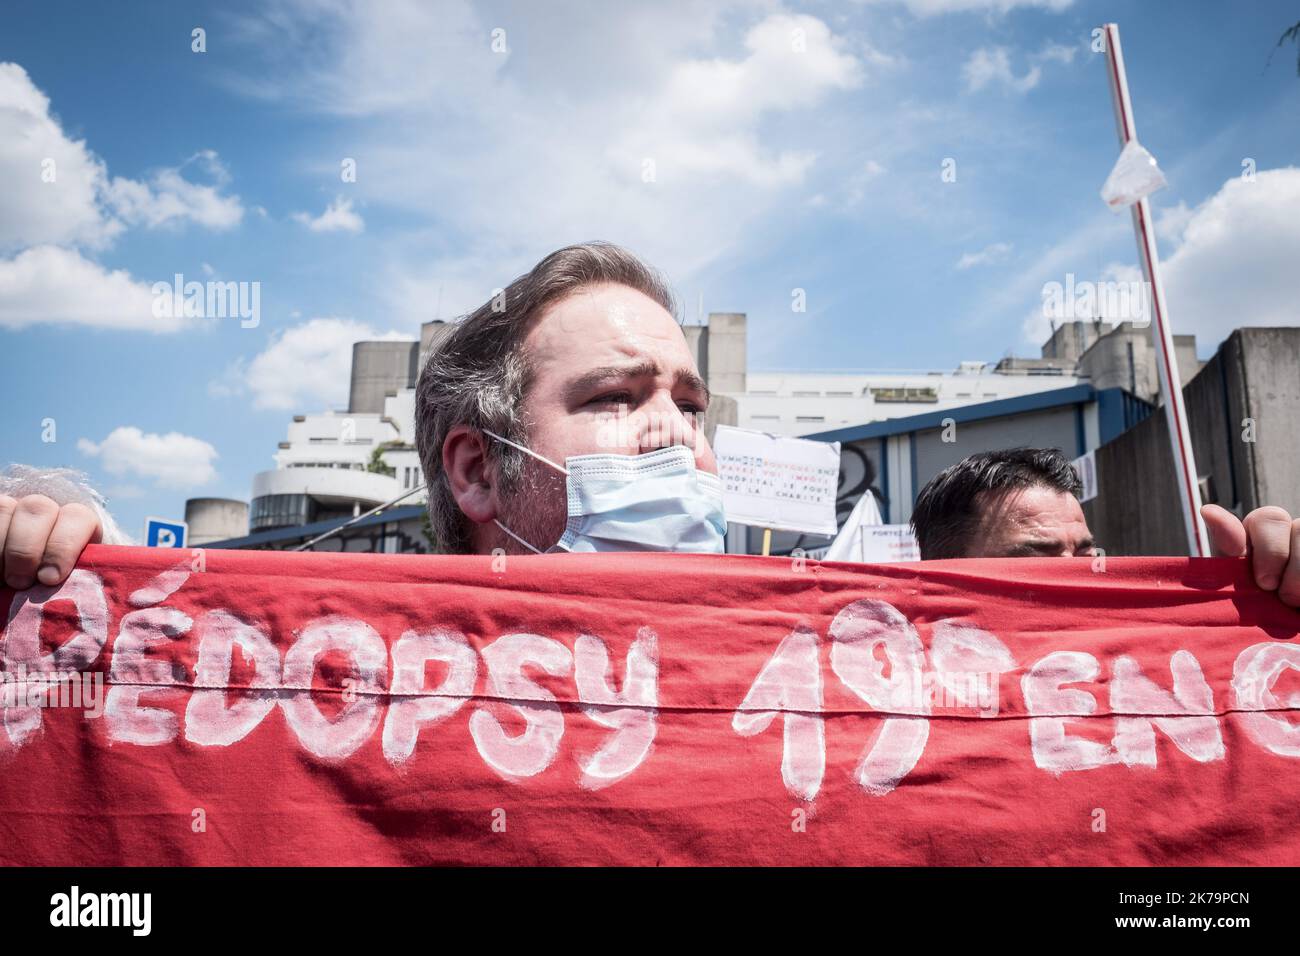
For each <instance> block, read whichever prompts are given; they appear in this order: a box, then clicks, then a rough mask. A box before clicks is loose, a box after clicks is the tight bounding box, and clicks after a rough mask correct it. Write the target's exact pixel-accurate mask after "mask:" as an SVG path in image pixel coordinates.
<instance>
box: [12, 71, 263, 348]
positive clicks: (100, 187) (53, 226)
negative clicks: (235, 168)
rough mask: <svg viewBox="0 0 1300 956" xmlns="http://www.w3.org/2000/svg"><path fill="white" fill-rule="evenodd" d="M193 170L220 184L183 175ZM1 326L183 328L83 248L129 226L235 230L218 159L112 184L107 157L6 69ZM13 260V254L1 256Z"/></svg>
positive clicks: (232, 202) (234, 209) (233, 206)
mask: <svg viewBox="0 0 1300 956" xmlns="http://www.w3.org/2000/svg"><path fill="white" fill-rule="evenodd" d="M190 166H194V167H196V168H198V169H200V170H201V171H203V172H205V173H206V175H207V176H208V177H209V178H210V179H211V180H212V183H211V184H210V185H203V184H199V183H195V182H191V181H190V180H189V179H186V178H185V176H183V175H182V170H184V169H186V167H190ZM0 182H3V183H5V184H6V188H3V189H0V327H3V328H23V327H25V326H28V325H34V324H38V323H76V324H81V325H92V326H99V327H101V328H116V329H146V330H149V331H155V332H163V331H174V330H175V329H177V328H180V327H181V325H182V324H183V323H182V322H180V321H178V320H174V319H158V318H155V317H154V316H153V314H152V296H151V294H150V292H149V286H148V285H146V284H144V283H142V282H139V281H137V280H136V279H133V278H132V277H131V276H130V274H129V273H127V272H126V271H124V270H120V269H119V270H111V269H106V268H105V267H103V266H101V265H99V264H98V263H96V262H94V261H92V260H91V259H88V258H86V256H85V255H84V254H83V252H82V251H80V250H98V249H102V248H104V247H106V246H107V245H109V244H110V243H111V242H112V241H113V239H114V238H115V237H117V236H118V235H120V234H121V233H122V232H123V230H125V229H126V228H128V227H130V226H141V227H144V228H148V229H155V228H160V227H169V226H176V225H179V224H181V223H184V222H193V223H197V224H198V225H201V226H204V227H206V228H209V229H230V228H232V227H234V226H235V225H238V223H239V221H240V219H241V218H242V217H243V208H242V206H241V204H240V201H239V197H237V196H228V195H223V194H222V192H221V190H222V189H223V188H224V187H225V186H226V185H227V184H228V183H229V174H228V173H227V172H226V169H225V167H224V166H222V164H221V161H220V160H219V159H218V157H217V155H216V153H214V152H212V151H211V150H204V151H202V152H200V153H197V154H195V155H194V156H191V157H190V158H189V159H188V160H186V161H185V162H184V163H182V164H181V165H180V166H177V167H168V168H163V169H159V170H155V171H154V172H153V173H151V174H150V176H149V177H148V179H147V181H144V182H140V181H136V180H132V179H122V178H115V179H110V177H109V176H108V172H107V169H106V167H105V165H104V163H103V161H102V160H100V159H99V158H98V157H96V156H95V155H94V153H92V152H91V151H90V149H89V148H88V147H87V146H86V144H85V142H83V141H81V140H73V139H70V138H69V137H68V136H67V135H66V134H65V133H64V131H63V128H62V126H61V125H60V123H59V121H58V119H57V118H56V117H55V116H54V115H53V114H51V112H50V100H49V97H47V96H46V95H45V94H44V93H42V92H41V91H40V90H39V89H38V88H37V87H36V85H35V84H34V83H33V82H32V80H31V78H30V77H29V76H28V75H27V71H26V70H24V69H23V68H22V67H21V66H19V65H18V64H16V63H0ZM5 255H8V256H10V257H9V258H3V256H5Z"/></svg>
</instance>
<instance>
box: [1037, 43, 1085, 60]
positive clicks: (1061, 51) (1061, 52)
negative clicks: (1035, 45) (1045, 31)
mask: <svg viewBox="0 0 1300 956" xmlns="http://www.w3.org/2000/svg"><path fill="white" fill-rule="evenodd" d="M1078 52H1079V48H1078V47H1077V46H1066V45H1065V44H1062V43H1049V44H1047V46H1045V47H1043V50H1042V52H1041V53H1039V54H1038V59H1040V60H1044V61H1046V60H1055V61H1056V62H1057V63H1073V62H1074V57H1075V55H1076V54H1078Z"/></svg>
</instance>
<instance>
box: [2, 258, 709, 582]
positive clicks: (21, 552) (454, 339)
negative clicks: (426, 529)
mask: <svg viewBox="0 0 1300 956" xmlns="http://www.w3.org/2000/svg"><path fill="white" fill-rule="evenodd" d="M673 311H674V304H673V299H672V294H671V292H670V290H669V287H668V285H667V283H666V282H665V281H664V279H663V278H662V277H661V276H660V275H659V274H658V273H657V272H655V271H654V270H653V269H651V268H650V267H648V266H647V265H645V264H644V263H642V262H641V261H640V260H639V259H638V258H637V257H636V256H634V255H632V254H631V253H630V252H627V251H626V250H624V249H621V248H619V247H618V246H614V245H611V244H608V243H585V244H582V245H577V246H569V247H566V248H564V249H560V250H558V251H556V252H553V253H551V254H550V255H549V256H547V257H546V258H545V259H543V260H542V261H541V262H539V263H538V264H537V266H536V267H534V268H533V269H532V270H531V271H530V272H529V273H527V274H526V275H524V276H521V277H520V278H518V279H516V280H515V281H514V282H512V283H511V284H510V285H509V286H507V287H506V288H505V289H504V290H502V291H501V292H500V293H498V294H497V295H495V296H494V297H493V298H492V299H491V300H489V301H488V302H486V303H484V304H483V305H482V306H480V307H479V308H478V309H476V310H475V311H474V312H472V313H470V315H469V316H467V317H466V318H465V319H464V320H463V321H461V322H459V323H457V324H456V325H455V326H453V328H452V329H451V330H450V331H449V332H448V333H447V335H446V336H445V337H444V338H443V339H442V340H441V342H440V343H439V345H438V348H437V350H436V352H435V353H434V354H433V355H432V356H431V358H430V359H429V361H428V362H427V363H426V365H425V367H424V368H423V369H422V370H421V374H420V379H419V382H418V385H417V389H416V447H417V449H418V451H419V454H420V460H421V464H422V465H423V468H424V473H425V475H426V477H427V479H428V483H429V518H430V523H431V525H432V529H433V532H434V538H435V540H436V541H438V542H439V544H440V550H442V551H444V552H447V553H453V554H473V553H480V554H486V553H491V552H492V551H494V550H495V549H498V548H499V549H502V550H504V551H505V552H507V553H512V554H527V553H533V552H548V551H617V550H634V551H635V550H658V551H696V552H715V553H716V552H721V551H722V550H723V535H724V533H725V530H726V523H725V517H724V515H723V511H722V491H721V485H720V483H719V482H718V478H717V465H716V463H715V461H714V458H713V451H712V449H711V448H710V447H709V443H708V441H707V440H706V439H705V437H704V434H703V430H702V428H701V425H702V419H703V416H704V412H705V410H706V409H707V408H708V404H709V390H708V387H707V386H706V385H705V383H704V380H703V379H702V378H701V377H700V375H699V372H698V370H697V369H696V367H695V361H694V358H693V357H692V355H691V352H690V349H689V348H688V346H687V344H686V339H685V336H684V335H683V334H682V331H681V327H680V326H679V325H678V323H677V320H676V319H675V318H674V317H673ZM66 484H67V482H66V481H65V482H63V483H60V484H57V485H56V484H54V483H51V484H50V486H49V487H48V488H44V487H42V486H41V483H40V482H39V481H38V480H35V479H34V478H33V477H32V476H31V475H30V474H29V475H28V476H26V479H25V480H24V481H23V482H22V484H21V486H20V487H17V488H14V489H13V490H14V491H16V492H17V493H16V494H13V493H11V494H9V495H3V494H0V553H2V554H3V575H4V579H5V581H6V582H7V583H9V585H10V586H11V587H27V586H29V585H30V584H31V583H32V582H33V581H34V580H39V581H40V582H41V583H44V584H54V583H57V582H58V581H61V580H63V579H64V578H65V577H67V575H68V573H69V572H70V571H71V569H72V566H73V565H74V564H75V562H76V559H77V556H78V555H79V554H80V553H81V550H82V548H83V547H84V546H85V545H86V544H87V543H88V542H90V541H99V540H101V539H102V538H103V534H104V532H103V528H102V525H103V520H102V519H103V512H102V509H100V508H97V507H96V503H95V501H93V500H90V499H89V498H88V497H87V496H85V495H82V496H76V495H70V494H68V493H67V491H66V488H65V487H64V486H65V485H66ZM4 491H10V489H9V488H5V487H3V486H0V492H4ZM42 491H44V492H45V493H44V494H40V493H36V492H42Z"/></svg>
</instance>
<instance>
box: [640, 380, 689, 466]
mask: <svg viewBox="0 0 1300 956" xmlns="http://www.w3.org/2000/svg"><path fill="white" fill-rule="evenodd" d="M640 412H641V416H642V419H641V421H640V422H639V423H638V426H639V427H638V432H637V453H638V454H645V453H646V452H648V451H654V450H656V449H658V448H670V447H672V446H673V445H685V446H687V447H688V448H691V449H693V450H697V451H698V445H699V442H700V441H701V438H702V436H701V434H700V430H699V423H697V422H696V420H695V415H694V414H692V413H688V412H683V411H682V410H681V409H680V408H678V407H677V403H676V402H675V401H674V400H673V397H672V396H671V395H669V394H667V393H663V394H656V395H655V397H654V399H653V400H651V401H649V402H646V403H645V404H644V405H643V406H641V409H640Z"/></svg>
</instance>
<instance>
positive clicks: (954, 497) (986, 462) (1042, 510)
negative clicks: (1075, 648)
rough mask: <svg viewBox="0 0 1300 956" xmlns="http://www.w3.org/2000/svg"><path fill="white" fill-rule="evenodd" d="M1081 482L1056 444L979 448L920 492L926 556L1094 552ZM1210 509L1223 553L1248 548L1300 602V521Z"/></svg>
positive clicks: (1267, 577) (1262, 572)
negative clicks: (1035, 446) (1049, 445)
mask: <svg viewBox="0 0 1300 956" xmlns="http://www.w3.org/2000/svg"><path fill="white" fill-rule="evenodd" d="M1081 490H1082V489H1081V487H1080V485H1079V479H1078V476H1077V475H1075V473H1074V469H1073V468H1071V467H1070V460H1069V459H1068V458H1066V457H1065V456H1064V455H1063V454H1061V452H1060V451H1058V450H1057V449H1055V448H1011V449H1006V450H1003V451H987V452H980V453H979V454H976V455H971V456H969V457H968V458H964V459H962V460H961V461H959V462H958V463H957V464H955V465H952V466H950V467H948V468H945V469H944V470H943V471H941V472H939V474H937V475H935V476H934V478H932V479H931V480H930V482H929V483H928V484H927V485H926V486H925V487H924V488H923V489H922V490H921V494H920V495H919V496H918V497H917V499H916V505H915V507H914V508H913V510H912V528H913V530H914V531H915V533H916V540H917V544H918V546H919V548H920V551H921V558H922V559H923V560H933V559H937V558H1023V557H1078V556H1089V555H1092V553H1093V549H1094V547H1095V542H1094V541H1093V538H1092V532H1091V531H1090V530H1089V529H1088V521H1087V519H1086V518H1085V517H1084V515H1083V508H1082V507H1081V506H1080V504H1079V493H1080V491H1081ZM1201 517H1202V518H1204V519H1205V528H1206V531H1207V532H1208V533H1209V536H1210V545H1211V547H1212V549H1213V550H1214V553H1215V554H1216V555H1220V556H1225V557H1238V556H1242V555H1246V554H1249V555H1250V557H1251V568H1252V571H1253V573H1254V576H1255V581H1256V583H1257V584H1258V585H1259V586H1260V587H1261V588H1264V589H1265V590H1269V591H1274V590H1275V591H1277V592H1278V596H1279V597H1281V598H1282V600H1283V601H1285V602H1286V603H1287V604H1291V605H1296V606H1300V520H1296V521H1293V520H1292V519H1291V516H1290V515H1289V514H1288V513H1287V512H1286V511H1285V509H1282V508H1276V507H1265V508H1257V509H1255V510H1254V511H1252V512H1251V513H1250V514H1248V515H1247V516H1246V518H1245V521H1244V522H1243V521H1241V520H1239V519H1238V518H1237V517H1236V516H1235V515H1234V514H1232V512H1230V511H1228V510H1226V509H1224V508H1220V507H1219V506H1218V505H1205V506H1204V507H1203V508H1202V509H1201Z"/></svg>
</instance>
